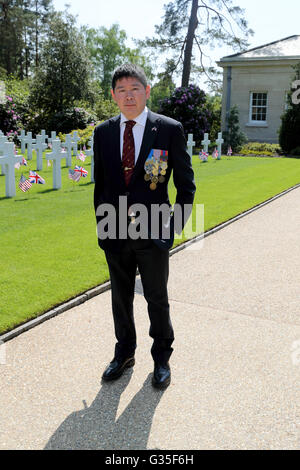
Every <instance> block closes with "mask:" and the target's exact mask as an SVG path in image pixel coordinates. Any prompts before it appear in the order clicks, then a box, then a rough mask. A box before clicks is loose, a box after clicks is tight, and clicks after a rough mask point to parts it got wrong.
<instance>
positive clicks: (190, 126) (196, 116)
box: [158, 85, 211, 146]
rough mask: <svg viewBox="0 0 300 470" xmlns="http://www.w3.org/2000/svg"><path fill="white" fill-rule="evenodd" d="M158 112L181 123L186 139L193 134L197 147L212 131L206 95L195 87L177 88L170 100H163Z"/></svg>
mask: <svg viewBox="0 0 300 470" xmlns="http://www.w3.org/2000/svg"><path fill="white" fill-rule="evenodd" d="M158 112H159V113H161V114H164V115H166V116H169V117H171V118H173V119H176V120H177V121H179V122H181V124H182V125H183V128H184V133H185V136H186V138H187V135H188V134H193V138H194V140H195V142H196V146H199V145H201V140H203V137H204V133H205V132H209V130H210V124H209V122H210V119H211V113H210V111H208V109H207V106H206V95H205V92H204V91H203V90H200V88H198V87H197V86H195V85H189V86H188V87H179V88H176V89H175V90H174V92H173V94H172V95H171V96H170V97H169V98H165V99H164V100H162V102H161V105H160V108H159V110H158Z"/></svg>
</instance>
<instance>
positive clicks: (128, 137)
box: [122, 121, 136, 186]
mask: <svg viewBox="0 0 300 470" xmlns="http://www.w3.org/2000/svg"><path fill="white" fill-rule="evenodd" d="M125 123H126V127H125V131H124V139H123V153H122V165H123V170H124V177H125V183H126V186H127V185H128V184H129V181H130V178H131V175H132V173H133V169H134V163H135V149H134V138H133V132H132V128H133V126H134V125H135V124H136V122H135V121H125Z"/></svg>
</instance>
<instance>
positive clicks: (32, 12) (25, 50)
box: [0, 0, 52, 80]
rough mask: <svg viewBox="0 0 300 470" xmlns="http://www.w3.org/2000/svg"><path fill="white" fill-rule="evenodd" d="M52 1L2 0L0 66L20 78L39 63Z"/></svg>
mask: <svg viewBox="0 0 300 470" xmlns="http://www.w3.org/2000/svg"><path fill="white" fill-rule="evenodd" d="M50 11H52V0H0V67H2V68H4V69H5V70H6V72H7V74H8V75H10V74H14V75H15V76H16V77H18V78H20V79H21V80H22V79H23V78H24V77H27V78H28V77H29V74H30V69H31V66H32V65H33V64H35V66H37V64H38V52H39V39H38V38H39V37H41V36H42V35H43V33H44V30H45V23H46V21H47V19H48V15H49V12H50Z"/></svg>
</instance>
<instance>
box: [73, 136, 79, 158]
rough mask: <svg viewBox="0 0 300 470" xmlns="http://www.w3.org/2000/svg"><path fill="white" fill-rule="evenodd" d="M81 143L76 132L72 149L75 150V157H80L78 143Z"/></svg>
mask: <svg viewBox="0 0 300 470" xmlns="http://www.w3.org/2000/svg"><path fill="white" fill-rule="evenodd" d="M79 141H80V137H79V136H78V132H77V131H74V132H73V137H72V143H73V145H72V148H73V156H74V155H76V156H77V155H78V142H79Z"/></svg>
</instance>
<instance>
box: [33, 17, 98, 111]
mask: <svg viewBox="0 0 300 470" xmlns="http://www.w3.org/2000/svg"><path fill="white" fill-rule="evenodd" d="M92 69H93V66H92V64H91V62H90V61H89V59H88V51H87V49H86V46H85V41H84V37H83V36H82V34H81V33H80V32H79V31H78V29H77V28H76V24H75V18H74V16H72V15H70V14H68V13H66V12H64V13H61V12H59V13H54V14H53V15H52V19H51V21H50V23H49V26H48V31H47V39H46V40H45V42H44V43H43V46H42V49H41V53H40V60H39V67H38V68H37V70H36V73H35V75H34V80H33V83H32V86H31V96H30V100H31V102H32V105H33V106H36V107H37V108H38V109H42V110H43V112H45V113H46V114H52V113H55V112H61V111H63V110H64V109H66V108H69V107H71V106H72V105H73V104H74V102H75V101H76V100H81V99H83V100H86V99H87V100H89V99H90V100H91V99H92V98H93V97H92V96H91V94H92V92H91V72H92Z"/></svg>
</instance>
